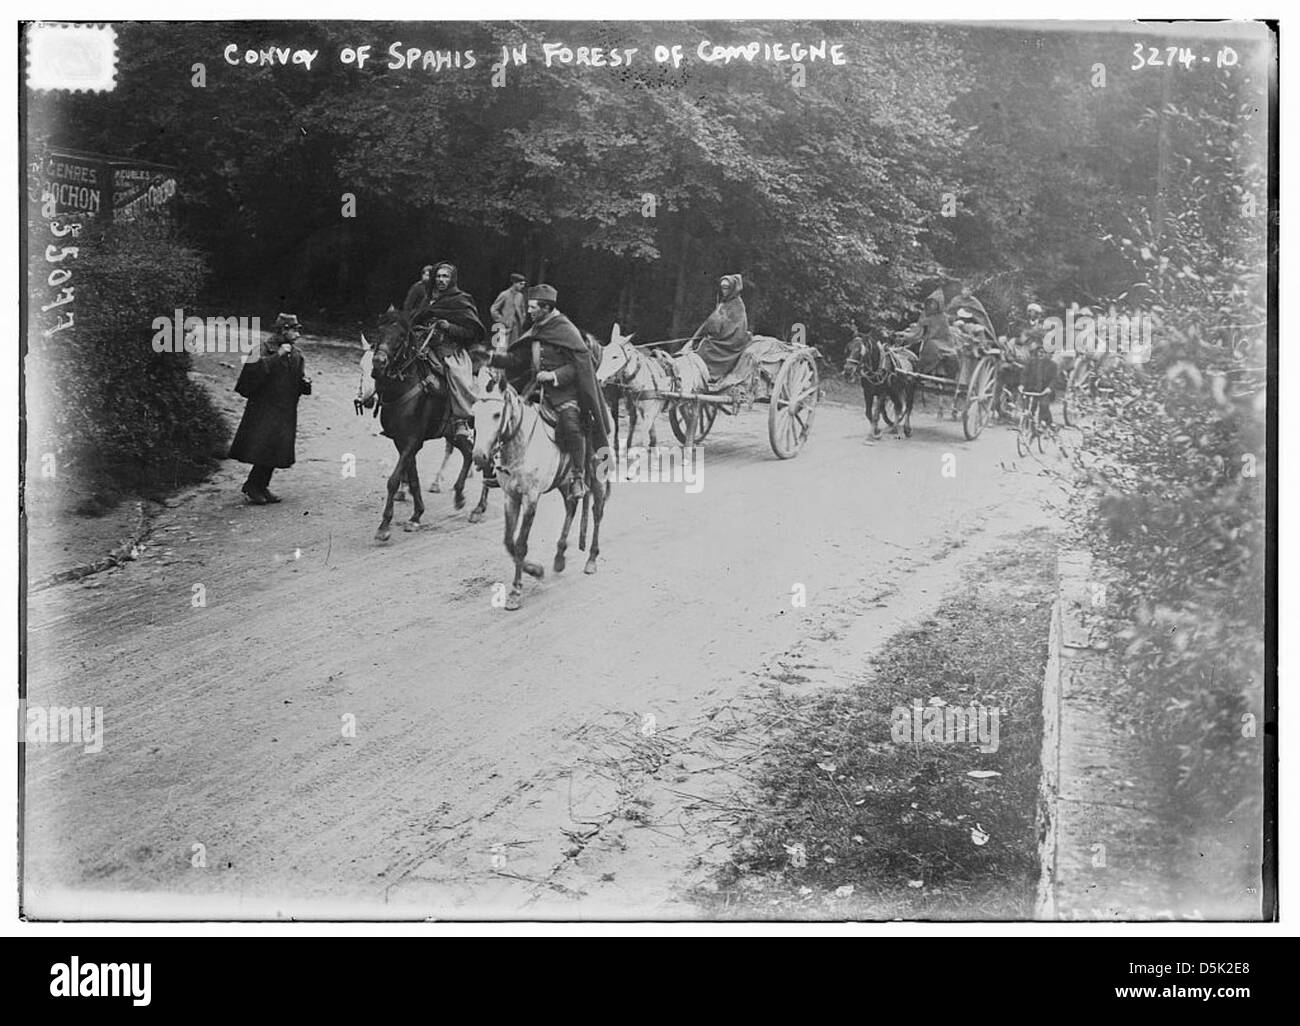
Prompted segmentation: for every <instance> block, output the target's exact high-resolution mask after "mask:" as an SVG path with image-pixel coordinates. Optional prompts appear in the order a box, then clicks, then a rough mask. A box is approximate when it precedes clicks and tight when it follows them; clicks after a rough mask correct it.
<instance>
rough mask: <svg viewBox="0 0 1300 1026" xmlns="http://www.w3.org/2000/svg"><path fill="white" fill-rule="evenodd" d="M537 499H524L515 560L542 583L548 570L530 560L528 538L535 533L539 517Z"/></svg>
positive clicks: (516, 541)
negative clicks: (535, 523)
mask: <svg viewBox="0 0 1300 1026" xmlns="http://www.w3.org/2000/svg"><path fill="white" fill-rule="evenodd" d="M537 499H538V496H536V495H529V496H527V497H526V498H525V499H524V509H523V513H522V514H521V515H520V517H519V535H518V537H516V538H515V559H516V560H518V562H519V565H520V566H522V567H523V569H524V573H526V574H527V575H528V576H529V577H536V578H537V579H538V580H539V581H540V580H541V579H542V578H543V577H545V576H546V570H545V569H543V567H542V564H541V563H534V562H532V561H531V560H529V558H528V536H529V535H530V534H532V532H533V517H535V516H537Z"/></svg>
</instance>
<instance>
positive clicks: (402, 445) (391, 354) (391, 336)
mask: <svg viewBox="0 0 1300 1026" xmlns="http://www.w3.org/2000/svg"><path fill="white" fill-rule="evenodd" d="M379 330H380V338H379V342H378V344H377V345H376V346H375V349H374V355H373V357H372V360H373V366H372V368H371V375H372V376H373V377H374V379H375V386H376V392H377V394H378V399H379V403H380V406H379V423H380V424H381V425H382V426H383V431H384V434H385V435H387V436H388V437H389V438H391V439H392V440H393V445H394V446H396V447H397V464H396V466H394V467H393V472H392V473H391V474H390V475H389V476H388V502H387V503H386V504H385V505H384V515H383V519H382V520H381V521H380V523H379V528H378V530H376V531H375V540H376V541H381V542H386V541H388V539H389V537H390V535H389V525H390V524H391V523H392V521H393V502H394V500H395V498H396V496H397V492H398V489H399V488H400V487H401V486H402V484H403V483H405V484H407V485H409V486H410V489H411V500H412V502H413V503H414V505H415V509H414V511H413V512H412V514H411V519H410V520H409V521H407V522H406V523H405V524H404V525H403V528H402V529H403V530H405V531H417V530H419V529H420V527H421V526H422V525H421V524H420V518H421V517H422V516H424V499H423V497H422V496H421V495H420V475H419V471H418V470H417V468H416V456H417V455H418V453H419V452H420V449H421V448H423V446H424V443H425V442H426V441H427V440H428V439H431V438H447V439H449V440H450V441H451V443H452V445H454V446H455V447H456V448H457V449H459V450H460V452H461V454H462V455H463V456H464V458H465V459H464V463H463V464H462V465H461V468H460V476H459V477H457V478H456V484H455V487H454V489H453V501H454V504H455V507H456V509H462V508H464V505H465V478H466V476H467V475H468V474H469V467H470V460H471V459H472V456H473V449H472V445H471V442H470V440H469V438H468V437H466V436H463V435H462V436H457V435H455V434H453V433H452V422H451V418H450V417H449V416H448V408H447V407H448V402H449V400H448V399H447V396H446V392H445V390H444V391H443V392H442V393H441V394H438V395H429V394H428V393H427V392H426V391H425V390H424V387H423V385H422V380H423V378H424V376H425V371H424V368H423V367H422V366H421V363H420V361H419V359H418V357H419V354H420V350H419V346H418V339H419V335H420V334H421V333H420V332H419V330H418V329H417V328H416V327H415V325H413V324H412V323H411V321H410V320H409V319H408V318H407V317H406V315H405V314H403V313H401V312H400V311H398V310H397V309H396V308H395V307H393V306H389V308H388V310H387V311H386V312H385V313H384V315H383V316H382V317H381V318H380V321H379ZM486 506H487V489H486V488H485V489H484V490H483V497H482V498H481V499H480V500H479V505H478V506H477V507H475V509H474V511H473V513H471V514H470V520H471V521H472V522H474V523H477V522H478V520H480V519H482V514H483V510H484V509H486ZM475 514H477V517H476V516H475Z"/></svg>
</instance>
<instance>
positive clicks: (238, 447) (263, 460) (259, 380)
mask: <svg viewBox="0 0 1300 1026" xmlns="http://www.w3.org/2000/svg"><path fill="white" fill-rule="evenodd" d="M301 334H302V330H301V325H300V324H299V323H298V318H297V317H296V316H294V315H293V314H286V313H282V314H280V316H279V317H277V318H276V319H275V331H274V333H273V334H272V335H271V336H270V337H269V338H266V339H263V340H262V342H261V345H260V349H259V350H258V351H255V352H254V353H253V354H251V355H250V356H249V357H248V358H247V360H246V362H245V363H244V366H243V368H242V369H241V370H240V372H239V380H238V381H237V382H236V383H235V391H236V392H238V393H239V394H240V395H242V396H243V397H244V398H245V399H247V400H248V405H247V406H245V407H244V416H243V417H242V418H241V419H240V421H239V430H237V431H236V432H235V440H234V441H233V442H232V443H231V445H230V458H231V459H232V460H239V462H240V463H251V464H252V465H253V468H252V470H250V471H249V472H248V480H246V481H245V482H244V486H243V488H242V489H240V490H241V491H242V492H243V493H244V495H246V496H247V497H248V501H249V502H250V503H252V504H253V505H254V506H265V505H266V504H267V503H270V502H279V501H280V497H279V496H278V495H275V494H274V493H272V492H271V490H270V484H271V475H272V474H273V473H274V472H275V471H276V470H277V469H280V468H284V467H292V466H293V462H294V452H293V445H294V436H295V435H296V434H297V433H298V399H299V398H300V397H301V396H304V395H311V379H310V378H309V377H307V375H306V373H305V370H304V362H303V358H302V354H301V353H300V352H298V349H297V347H296V346H295V345H294V343H295V342H296V341H297V340H298V338H299V337H300V336H301Z"/></svg>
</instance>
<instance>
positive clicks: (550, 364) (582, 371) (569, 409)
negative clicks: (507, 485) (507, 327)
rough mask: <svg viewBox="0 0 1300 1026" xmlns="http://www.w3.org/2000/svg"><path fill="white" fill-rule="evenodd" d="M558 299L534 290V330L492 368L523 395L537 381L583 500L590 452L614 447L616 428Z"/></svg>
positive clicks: (495, 358)
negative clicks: (611, 440)
mask: <svg viewBox="0 0 1300 1026" xmlns="http://www.w3.org/2000/svg"><path fill="white" fill-rule="evenodd" d="M555 300H556V292H555V289H553V288H551V286H549V285H535V286H534V287H533V288H530V289H529V290H528V309H529V313H530V315H531V317H532V323H531V325H530V326H529V327H528V328H527V330H526V331H525V332H524V333H523V334H522V335H521V336H519V338H518V339H517V340H516V341H515V343H514V344H513V345H512V346H510V348H509V349H508V350H507V351H506V352H504V353H494V354H493V355H492V358H491V360H490V365H491V366H493V367H500V368H503V369H504V370H505V372H506V377H507V380H509V382H510V384H511V385H513V386H514V387H515V389H516V390H517V391H523V390H525V389H526V388H527V386H528V382H529V381H530V379H532V380H535V381H536V383H537V385H538V386H539V389H540V392H541V396H542V403H543V404H544V405H545V406H546V407H547V408H548V409H549V411H550V412H551V413H553V414H554V418H555V440H556V441H557V442H558V443H559V445H560V448H562V449H563V450H564V451H565V452H566V453H568V454H569V457H570V461H571V462H572V464H573V478H572V480H573V488H574V491H575V493H576V494H579V495H580V494H581V493H582V492H583V490H584V485H583V478H582V468H583V467H585V466H586V465H587V453H588V451H592V452H599V451H600V450H601V449H603V448H605V447H607V446H608V445H609V432H610V431H611V430H612V429H613V424H612V422H611V421H610V416H609V409H608V408H607V407H606V405H605V398H604V396H603V395H602V394H601V391H600V388H599V387H598V386H597V384H596V365H595V363H594V362H593V361H592V358H591V351H590V350H589V349H588V348H587V343H586V341H585V340H584V339H583V337H582V333H581V332H580V331H578V329H577V328H576V327H574V325H573V322H572V321H570V320H569V319H568V318H567V317H565V316H564V314H562V313H560V312H559V311H558V310H556V309H555ZM588 446H590V447H591V448H590V450H589V449H588Z"/></svg>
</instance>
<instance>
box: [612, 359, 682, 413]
mask: <svg viewBox="0 0 1300 1026" xmlns="http://www.w3.org/2000/svg"><path fill="white" fill-rule="evenodd" d="M627 348H628V349H629V350H630V351H631V354H632V355H631V356H629V357H628V360H627V363H625V364H624V365H623V367H622V368H621V369H620V370H619V372H618V378H617V379H616V380H614V381H611V382H610V384H612V385H613V386H614V387H615V388H617V389H618V390H619V391H620V392H622V393H623V394H624V395H626V396H628V397H629V398H630V399H632V400H633V401H636V400H639V399H653V398H655V397H656V396H657V395H658V394H659V393H660V392H662V391H664V389H662V388H660V387H658V386H659V384H660V382H659V380H657V379H656V377H655V369H656V368H658V369H659V370H660V371H663V370H665V369H666V370H667V373H668V375H669V378H670V379H672V380H676V377H677V372H676V369H675V368H673V367H672V364H671V362H670V363H669V365H668V367H667V368H665V367H664V365H663V364H662V363H660V362H659V361H657V360H656V361H654V362H651V361H650V360H648V359H647V358H646V357H645V356H643V355H642V353H641V350H639V349H637V347H636V346H633V345H629V346H628V347H627ZM663 355H666V354H663ZM668 359H669V360H670V361H671V359H672V358H671V357H668ZM642 369H645V370H646V371H647V373H649V375H650V384H651V387H650V388H638V389H634V388H632V387H630V385H629V381H630V380H631V379H635V378H636V377H637V375H639V374H640V373H641V371H642Z"/></svg>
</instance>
